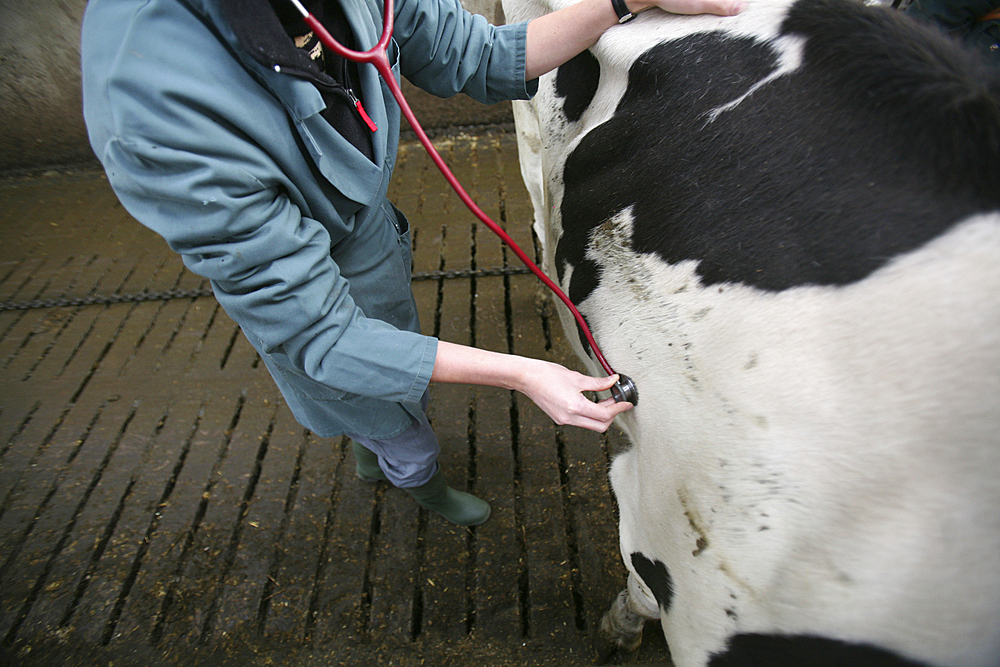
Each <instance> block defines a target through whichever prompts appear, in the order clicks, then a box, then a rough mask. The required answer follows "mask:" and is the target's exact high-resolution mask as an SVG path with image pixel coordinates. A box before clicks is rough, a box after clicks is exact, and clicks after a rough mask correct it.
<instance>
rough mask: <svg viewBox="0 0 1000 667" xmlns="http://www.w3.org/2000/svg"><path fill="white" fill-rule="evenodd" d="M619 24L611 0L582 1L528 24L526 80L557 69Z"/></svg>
mask: <svg viewBox="0 0 1000 667" xmlns="http://www.w3.org/2000/svg"><path fill="white" fill-rule="evenodd" d="M617 23H618V16H617V15H616V14H615V11H614V9H613V8H612V6H611V0H582V2H578V3H576V4H573V5H570V6H569V7H566V8H564V9H561V10H559V11H556V12H552V13H551V14H546V15H544V16H539V17H538V18H537V19H534V20H532V21H531V22H530V23H529V24H528V43H527V47H526V48H527V68H526V72H525V76H526V79H527V80H528V81H530V80H531V79H535V78H537V77H539V76H541V75H542V74H545V73H546V72H548V71H550V70H552V69H555V68H556V67H558V66H559V65H561V64H563V63H564V62H566V61H567V60H569V59H570V58H572V57H573V56H575V55H577V54H578V53H580V52H582V51H584V50H585V49H588V48H590V47H591V46H593V45H594V44H595V43H596V42H597V40H598V38H599V37H600V36H601V35H602V34H603V33H604V31H605V30H607V29H608V28H610V27H612V26H614V25H615V24H617Z"/></svg>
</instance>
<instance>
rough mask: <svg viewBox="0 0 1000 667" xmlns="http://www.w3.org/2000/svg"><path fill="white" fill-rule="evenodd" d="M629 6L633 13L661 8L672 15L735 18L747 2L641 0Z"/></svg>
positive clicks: (726, 0) (725, 0)
mask: <svg viewBox="0 0 1000 667" xmlns="http://www.w3.org/2000/svg"><path fill="white" fill-rule="evenodd" d="M627 4H628V6H629V9H631V10H632V11H633V12H641V11H645V10H647V9H652V8H653V7H659V8H660V9H662V10H663V11H665V12H670V13H671V14H716V15H718V16H735V15H736V14H739V13H740V12H741V11H743V9H744V8H745V7H746V2H745V0H639V1H636V2H628V3H627Z"/></svg>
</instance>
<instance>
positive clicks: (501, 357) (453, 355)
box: [431, 341, 535, 391]
mask: <svg viewBox="0 0 1000 667" xmlns="http://www.w3.org/2000/svg"><path fill="white" fill-rule="evenodd" d="M532 363H535V360H533V359H527V358H525V357H518V356H515V355H512V354H500V353H499V352H490V351H489V350H481V349H478V348H475V347H467V346H465V345H456V344H455V343H448V342H446V341H439V342H438V349H437V358H436V360H435V362H434V371H433V373H431V382H446V383H455V384H477V385H485V386H489V387H501V388H503V389H514V390H516V391H524V377H525V375H526V374H527V373H528V372H530V371H529V370H528V367H529V366H530V364H532Z"/></svg>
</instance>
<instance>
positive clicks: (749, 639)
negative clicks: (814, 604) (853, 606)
mask: <svg viewBox="0 0 1000 667" xmlns="http://www.w3.org/2000/svg"><path fill="white" fill-rule="evenodd" d="M708 664H709V667H860V666H863V667H926V666H925V665H924V663H920V662H915V661H913V660H909V659H907V658H903V657H900V656H899V655H896V654H895V653H892V652H890V651H887V650H885V649H882V648H878V647H876V646H871V645H868V644H849V643H847V642H843V641H840V640H837V639H827V638H824V637H810V636H804V635H794V636H790V635H760V634H743V635H736V636H735V637H733V638H732V639H731V640H730V641H729V645H728V646H727V647H726V651H725V652H724V653H719V654H716V655H713V656H712V658H711V659H710V660H709V662H708Z"/></svg>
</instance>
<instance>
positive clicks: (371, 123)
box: [347, 88, 378, 132]
mask: <svg viewBox="0 0 1000 667" xmlns="http://www.w3.org/2000/svg"><path fill="white" fill-rule="evenodd" d="M347 94H348V95H350V96H351V99H352V100H354V108H355V109H357V110H358V113H359V114H361V120H363V121H365V125H367V126H368V129H369V130H371V131H372V132H375V131H376V130H378V127H377V126H376V125H375V121H373V120H372V119H371V117H370V116H369V115H368V112H367V111H365V108H364V107H363V106H362V105H361V100H359V99H358V98H357V97H356V96H355V95H354V91H353V90H351V89H350V88H348V89H347Z"/></svg>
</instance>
